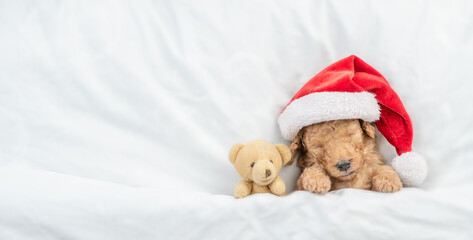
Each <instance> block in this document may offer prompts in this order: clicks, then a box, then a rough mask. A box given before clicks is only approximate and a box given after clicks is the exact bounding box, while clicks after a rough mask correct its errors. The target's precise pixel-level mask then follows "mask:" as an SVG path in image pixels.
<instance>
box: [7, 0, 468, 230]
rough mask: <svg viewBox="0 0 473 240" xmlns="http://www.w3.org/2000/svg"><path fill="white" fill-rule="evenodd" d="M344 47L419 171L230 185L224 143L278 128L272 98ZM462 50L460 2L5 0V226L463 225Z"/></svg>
mask: <svg viewBox="0 0 473 240" xmlns="http://www.w3.org/2000/svg"><path fill="white" fill-rule="evenodd" d="M351 54H356V55H357V56H359V57H360V58H362V59H363V60H365V61H366V62H368V63H369V64H371V65H372V66H373V67H375V68H376V69H377V70H379V71H380V72H381V73H382V74H383V75H384V76H385V77H386V78H387V79H388V81H389V82H390V83H391V85H392V86H393V88H394V89H395V90H396V91H397V93H398V94H399V96H400V97H401V99H402V100H403V102H404V105H405V107H406V109H407V110H408V112H409V113H410V116H411V118H412V121H413V124H414V131H415V135H414V150H415V151H416V152H419V153H422V154H423V155H424V156H425V157H426V158H427V160H428V163H429V176H428V178H427V179H426V181H425V183H424V184H423V185H422V186H421V187H420V188H408V189H407V188H406V189H403V190H402V191H401V192H398V193H395V194H380V193H374V192H369V191H361V190H354V189H345V190H340V191H335V192H331V193H328V194H326V195H323V196H320V195H314V194H311V193H307V192H293V193H291V194H289V195H288V196H287V197H282V198H280V197H275V196H272V195H268V194H259V195H255V196H251V197H248V198H245V199H241V200H235V199H233V197H232V196H231V195H232V192H233V188H234V186H235V184H236V183H237V182H238V180H239V177H238V175H237V173H236V172H235V170H234V169H233V167H232V166H231V164H230V163H229V161H228V159H227V153H228V150H229V149H230V147H231V146H232V145H233V144H234V143H236V142H246V141H249V140H252V139H257V138H261V139H266V140H268V141H270V142H273V143H281V142H284V141H283V139H282V137H281V135H280V132H279V129H278V126H277V123H276V119H277V116H278V114H279V112H280V111H281V110H282V108H283V107H284V105H285V104H286V103H287V102H288V101H289V100H290V98H291V97H292V95H293V94H294V93H295V92H296V91H297V90H298V89H299V88H300V87H301V86H302V85H303V84H304V83H305V82H306V81H307V80H308V79H309V78H311V77H312V76H313V75H314V74H316V73H317V72H319V71H320V70H322V69H323V68H324V67H325V66H327V65H329V64H331V63H333V62H334V61H337V60H339V59H341V58H343V57H346V56H348V55H351ZM472 64H473V4H472V3H471V2H469V1H466V0H465V1H455V2H454V3H453V2H452V3H451V2H449V1H440V0H439V1H418V0H414V1H374V0H372V1H368V0H363V1H361V0H360V1H348V0H345V1H336V2H335V1H333V2H332V1H309V0H307V1H302V0H301V1H282V0H281V1H279V0H278V1H274V0H273V1H261V0H257V1H252V0H245V1H217V0H210V1H182V0H178V1H105V0H104V1H67V2H66V1H57V2H53V1H36V2H33V1H32V2H29V1H0V239H211V238H215V239H272V238H282V239H288V238H291V239H306V238H311V239H313V238H315V239H337V238H338V239H347V238H350V239H370V238H371V239H373V238H376V239H472V238H473V228H472V225H473V204H472V202H473V98H472V97H471V92H472V90H473V77H472V74H471V72H472V70H473V69H472V66H473V65H472ZM379 142H380V150H381V152H382V154H383V156H384V157H385V158H386V159H388V160H389V159H391V158H392V157H393V156H395V152H394V149H393V148H392V147H391V146H390V145H389V144H388V143H387V142H386V140H385V139H383V138H382V136H379ZM285 143H287V142H285ZM298 173H299V170H298V169H297V167H296V166H294V165H293V166H289V167H286V168H284V169H283V170H282V173H281V175H282V177H283V178H284V180H285V182H286V184H287V186H288V188H289V192H292V190H293V186H294V183H295V180H296V179H297V176H298Z"/></svg>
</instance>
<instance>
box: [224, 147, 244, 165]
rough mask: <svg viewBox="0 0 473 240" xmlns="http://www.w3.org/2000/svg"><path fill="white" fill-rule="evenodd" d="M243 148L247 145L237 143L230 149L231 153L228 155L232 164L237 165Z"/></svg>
mask: <svg viewBox="0 0 473 240" xmlns="http://www.w3.org/2000/svg"><path fill="white" fill-rule="evenodd" d="M243 146H245V145H243V144H241V143H237V144H235V145H233V147H232V148H231V149H230V152H229V153H228V159H230V162H231V163H232V164H235V160H236V158H237V155H238V152H239V151H240V150H241V148H243Z"/></svg>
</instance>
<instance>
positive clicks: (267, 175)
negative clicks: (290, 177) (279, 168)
mask: <svg viewBox="0 0 473 240" xmlns="http://www.w3.org/2000/svg"><path fill="white" fill-rule="evenodd" d="M269 176H271V171H270V170H269V169H266V177H269Z"/></svg>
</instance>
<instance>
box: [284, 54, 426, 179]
mask: <svg viewBox="0 0 473 240" xmlns="http://www.w3.org/2000/svg"><path fill="white" fill-rule="evenodd" d="M340 119H362V120H364V121H367V122H375V124H376V127H377V128H378V130H379V131H380V132H381V134H383V135H384V137H386V139H387V140H388V141H389V143H390V144H391V145H393V146H394V147H395V148H396V151H397V154H398V155H399V156H397V157H396V158H394V159H393V161H392V163H391V166H392V167H393V168H394V170H395V171H396V172H397V173H398V175H399V177H400V178H401V181H402V182H403V184H404V185H405V186H418V185H420V184H421V183H422V182H423V181H424V179H425V178H426V176H427V164H426V162H425V159H424V158H423V157H422V156H421V155H419V154H417V153H414V152H412V137H413V131H412V122H411V119H410V118H409V115H408V114H407V112H406V109H405V108H404V106H403V105H402V102H401V99H399V96H398V95H397V94H396V92H394V90H393V89H392V88H391V86H390V85H389V83H388V82H387V81H386V79H385V78H384V77H383V76H382V75H381V74H380V73H379V72H378V71H376V70H375V69H374V68H373V67H371V66H370V65H368V64H367V63H365V62H364V61H363V60H361V59H360V58H358V57H357V56H354V55H352V56H349V57H347V58H344V59H342V60H340V61H338V62H336V63H334V64H332V65H330V66H328V67H327V68H325V69H324V70H322V72H320V73H319V74H317V75H316V76H315V77H313V78H312V79H310V80H309V82H307V83H306V84H305V85H304V86H303V87H302V88H301V89H300V90H299V92H297V93H296V95H295V96H294V97H293V98H292V99H291V101H290V102H289V103H288V104H287V105H286V107H285V108H284V109H283V110H282V112H281V115H280V116H279V119H278V123H279V127H280V128H281V133H282V135H283V137H284V138H285V139H287V140H289V141H292V140H293V139H294V137H295V136H296V135H297V133H298V132H299V130H301V129H302V128H303V127H305V126H308V125H311V124H314V123H319V122H325V121H331V120H340Z"/></svg>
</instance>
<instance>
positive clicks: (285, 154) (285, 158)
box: [276, 144, 292, 166]
mask: <svg viewBox="0 0 473 240" xmlns="http://www.w3.org/2000/svg"><path fill="white" fill-rule="evenodd" d="M276 149H277V150H278V152H279V154H280V155H281V159H282V165H283V166H284V165H286V164H287V163H289V161H291V159H292V158H291V155H292V154H291V150H289V148H288V147H287V146H286V144H278V145H276Z"/></svg>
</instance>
